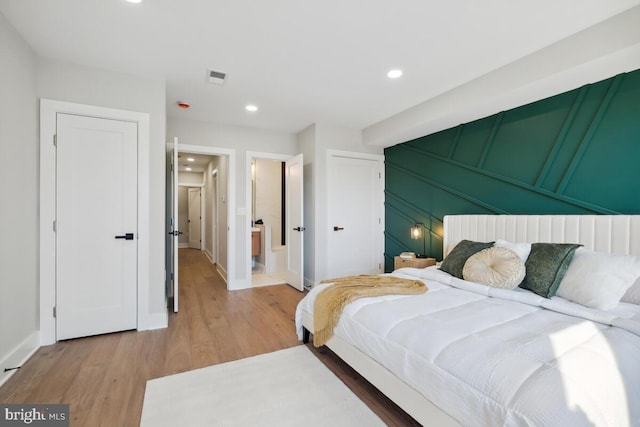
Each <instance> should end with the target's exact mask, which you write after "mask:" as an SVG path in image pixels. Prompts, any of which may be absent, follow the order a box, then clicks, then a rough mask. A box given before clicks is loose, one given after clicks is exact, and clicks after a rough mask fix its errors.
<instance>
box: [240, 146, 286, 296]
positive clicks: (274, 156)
mask: <svg viewBox="0 0 640 427" xmlns="http://www.w3.org/2000/svg"><path fill="white" fill-rule="evenodd" d="M293 157H294V156H293V155H291V154H278V153H264V152H260V151H247V154H246V166H245V171H246V177H245V183H246V186H247V188H246V191H245V206H246V207H247V215H246V216H245V218H246V224H245V229H246V230H251V212H253V204H252V203H251V161H252V160H254V159H267V160H280V161H283V162H286V161H287V160H290V159H292V158H293ZM245 259H246V260H247V262H246V268H245V270H246V271H245V277H247V278H249V279H248V282H249V286H247V287H250V286H251V285H252V282H253V279H252V278H251V277H252V275H251V233H246V238H245Z"/></svg>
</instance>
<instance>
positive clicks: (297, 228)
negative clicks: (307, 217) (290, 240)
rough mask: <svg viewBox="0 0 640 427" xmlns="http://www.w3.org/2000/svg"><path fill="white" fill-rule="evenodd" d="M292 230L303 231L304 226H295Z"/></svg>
mask: <svg viewBox="0 0 640 427" xmlns="http://www.w3.org/2000/svg"><path fill="white" fill-rule="evenodd" d="M293 230H294V231H304V230H305V228H304V227H295V228H294V229H293Z"/></svg>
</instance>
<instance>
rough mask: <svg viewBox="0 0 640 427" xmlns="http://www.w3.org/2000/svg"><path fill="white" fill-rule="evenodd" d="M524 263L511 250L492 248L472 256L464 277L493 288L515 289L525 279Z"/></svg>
mask: <svg viewBox="0 0 640 427" xmlns="http://www.w3.org/2000/svg"><path fill="white" fill-rule="evenodd" d="M525 272H526V269H525V267H524V261H522V259H520V257H519V256H518V254H516V253H515V252H513V251H512V250H510V249H507V248H502V247H496V246H492V247H490V248H487V249H483V250H481V251H480V252H477V253H475V254H473V255H471V256H470V257H469V258H468V259H467V261H466V262H465V263H464V267H463V268H462V277H463V278H464V280H468V281H470V282H475V283H481V284H483V285H487V286H491V287H493V288H502V289H515V288H516V287H517V286H518V285H519V284H520V282H522V279H524V275H525Z"/></svg>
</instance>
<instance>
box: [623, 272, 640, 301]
mask: <svg viewBox="0 0 640 427" xmlns="http://www.w3.org/2000/svg"><path fill="white" fill-rule="evenodd" d="M620 301H622V302H628V303H631V304H637V305H640V277H639V278H638V279H637V280H636V282H635V283H634V284H633V285H631V287H630V288H629V289H628V290H627V292H626V293H625V294H624V295H623V296H622V299H621V300H620Z"/></svg>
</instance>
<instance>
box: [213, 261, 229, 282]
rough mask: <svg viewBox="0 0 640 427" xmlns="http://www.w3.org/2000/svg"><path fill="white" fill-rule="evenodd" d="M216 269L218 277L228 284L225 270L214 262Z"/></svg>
mask: <svg viewBox="0 0 640 427" xmlns="http://www.w3.org/2000/svg"><path fill="white" fill-rule="evenodd" d="M216 271H217V272H218V274H219V275H220V277H222V280H224V283H227V284H229V282H228V281H227V270H225V269H224V267H223V266H221V265H220V264H216Z"/></svg>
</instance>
